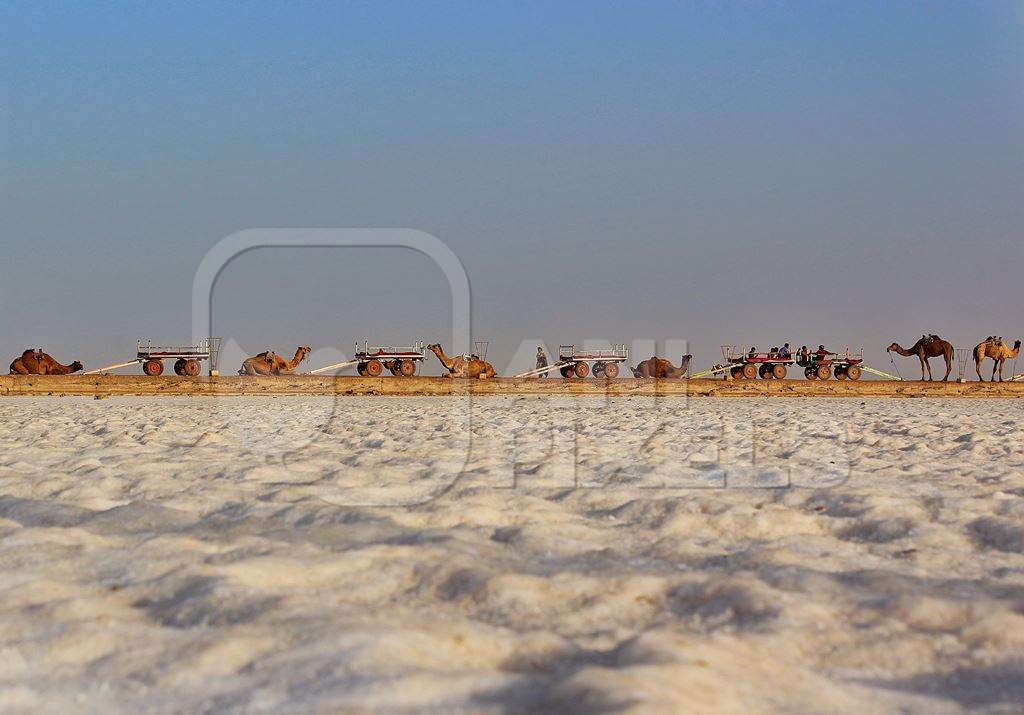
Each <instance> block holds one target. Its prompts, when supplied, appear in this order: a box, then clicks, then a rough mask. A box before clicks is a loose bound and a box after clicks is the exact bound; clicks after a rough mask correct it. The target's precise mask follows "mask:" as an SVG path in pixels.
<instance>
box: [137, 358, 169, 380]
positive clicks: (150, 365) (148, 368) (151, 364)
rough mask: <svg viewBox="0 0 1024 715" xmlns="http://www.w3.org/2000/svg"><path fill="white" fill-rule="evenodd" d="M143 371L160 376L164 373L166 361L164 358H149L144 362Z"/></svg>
mask: <svg viewBox="0 0 1024 715" xmlns="http://www.w3.org/2000/svg"><path fill="white" fill-rule="evenodd" d="M142 371H143V372H144V373H146V374H147V375H149V376H150V377H159V376H160V375H162V374H163V373H164V363H163V361H162V360H147V361H146V362H144V363H142Z"/></svg>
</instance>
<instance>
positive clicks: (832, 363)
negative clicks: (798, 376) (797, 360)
mask: <svg viewBox="0 0 1024 715" xmlns="http://www.w3.org/2000/svg"><path fill="white" fill-rule="evenodd" d="M863 362H864V348H861V349H860V351H858V352H857V353H856V354H853V353H851V352H850V348H844V349H843V352H839V353H827V354H826V355H825V356H824V357H821V358H819V357H818V356H817V355H815V354H814V353H811V355H810V359H809V360H808V361H807V363H806V364H804V365H802V367H803V368H804V377H806V378H807V379H808V380H827V379H829V377H830V376H832V375H835V376H836V379H837V380H846V379H849V380H859V379H860V373H861V363H863Z"/></svg>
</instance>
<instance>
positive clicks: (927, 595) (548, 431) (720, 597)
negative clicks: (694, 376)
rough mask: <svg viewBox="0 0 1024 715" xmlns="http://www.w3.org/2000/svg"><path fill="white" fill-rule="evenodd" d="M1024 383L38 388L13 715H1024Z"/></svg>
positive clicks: (18, 401) (5, 564)
mask: <svg viewBox="0 0 1024 715" xmlns="http://www.w3.org/2000/svg"><path fill="white" fill-rule="evenodd" d="M1022 417H1024V407H1022V406H1021V405H1020V403H1019V401H1016V400H1002V399H990V400H955V399H950V400H944V399H935V400H927V401H926V400H895V399H884V398H876V399H872V400H866V401H860V400H856V399H849V398H847V399H828V398H817V399H813V400H810V399H801V398H792V399H788V400H750V399H746V400H743V399H729V398H719V399H701V398H693V399H686V398H680V397H672V398H630V399H624V398H601V397H578V398H573V397H537V396H516V397H511V396H510V397H481V396H476V397H465V398H460V397H447V398H430V397H408V398H374V397H348V398H343V399H337V400H335V399H331V398H321V397H279V398H217V399H214V398H177V397H162V398H131V399H128V398H111V399H106V400H92V399H84V398H63V399H58V398H12V399H8V400H4V401H2V402H0V573H2V575H3V577H2V580H0V710H3V711H5V712H26V713H39V712H61V713H67V712H131V713H137V712H152V713H170V712H181V711H189V712H204V711H207V712H214V711H215V712H236V711H237V712H242V711H245V712H261V711H267V712H274V713H288V712H308V711H317V712H326V711H338V710H342V711H345V710H371V711H385V712H397V713H402V712H423V711H428V712H429V711H434V712H439V713H448V712H453V711H463V712H518V711H536V710H550V711H559V712H573V711H598V712H620V711H630V710H635V711H637V712H680V711H691V712H735V713H741V712H742V713H747V712H772V711H789V712H792V711H796V712H825V711H827V712H849V713H862V712H864V711H865V710H871V711H882V712H907V711H910V712H929V713H932V712H939V713H944V712H949V713H957V712H962V711H989V712H1017V711H1019V708H1020V707H1021V703H1024V469H1022V467H1024V439H1022V437H1024V421H1022Z"/></svg>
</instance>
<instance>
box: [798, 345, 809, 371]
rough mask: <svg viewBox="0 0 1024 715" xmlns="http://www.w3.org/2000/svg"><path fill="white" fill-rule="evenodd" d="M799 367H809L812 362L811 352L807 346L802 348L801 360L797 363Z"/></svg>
mask: <svg viewBox="0 0 1024 715" xmlns="http://www.w3.org/2000/svg"><path fill="white" fill-rule="evenodd" d="M796 362H797V365H800V366H801V367H807V365H808V364H809V363H810V362H811V350H810V348H808V347H807V346H806V345H801V346H800V359H799V360H797V361H796Z"/></svg>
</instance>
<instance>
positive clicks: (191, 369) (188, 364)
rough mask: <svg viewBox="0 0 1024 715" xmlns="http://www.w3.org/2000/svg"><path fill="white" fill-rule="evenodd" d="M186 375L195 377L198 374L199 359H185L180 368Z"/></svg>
mask: <svg viewBox="0 0 1024 715" xmlns="http://www.w3.org/2000/svg"><path fill="white" fill-rule="evenodd" d="M182 371H183V372H184V373H185V374H186V375H187V376H188V377H195V376H196V375H198V374H199V361H198V360H186V361H185V367H184V368H183V370H182Z"/></svg>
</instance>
